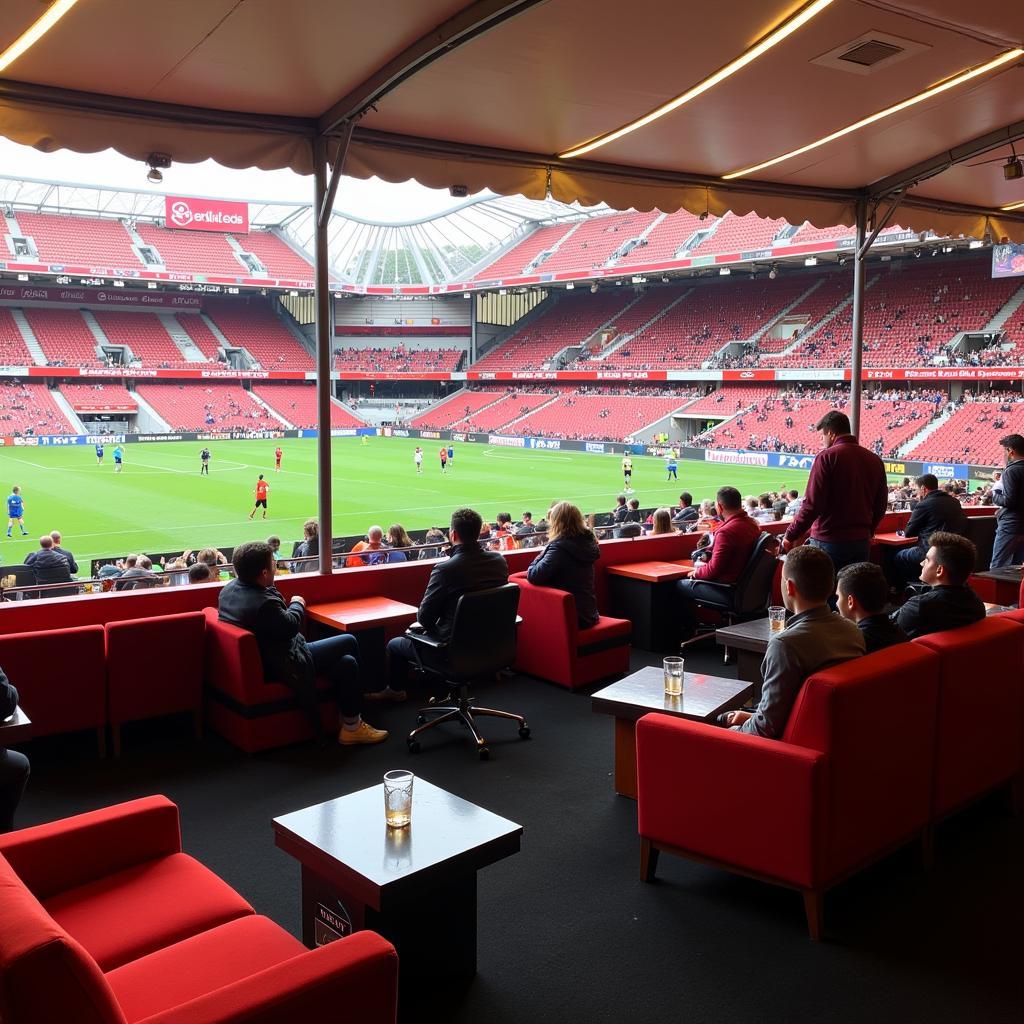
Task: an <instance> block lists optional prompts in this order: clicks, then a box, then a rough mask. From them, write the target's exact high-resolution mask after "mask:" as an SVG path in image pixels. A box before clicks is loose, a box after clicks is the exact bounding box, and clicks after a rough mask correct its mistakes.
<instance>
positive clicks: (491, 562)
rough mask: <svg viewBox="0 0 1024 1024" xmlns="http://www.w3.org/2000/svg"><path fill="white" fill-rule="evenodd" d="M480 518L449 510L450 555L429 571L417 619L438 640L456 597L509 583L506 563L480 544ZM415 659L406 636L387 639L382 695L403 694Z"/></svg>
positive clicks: (445, 635) (446, 631) (447, 633)
mask: <svg viewBox="0 0 1024 1024" xmlns="http://www.w3.org/2000/svg"><path fill="white" fill-rule="evenodd" d="M482 527H483V520H482V519H481V518H480V515H479V513H477V512H474V511H473V509H471V508H460V509H457V510H456V511H455V512H453V513H452V523H451V529H450V531H449V534H448V536H449V537H450V538H451V544H452V548H451V556H450V557H449V558H447V559H445V560H444V561H443V562H438V563H437V565H435V566H434V568H433V569H432V570H431V572H430V579H429V580H428V581H427V589H426V591H425V592H424V594H423V599H422V600H421V601H420V607H419V611H418V613H417V615H416V618H417V621H418V622H419V624H420V625H421V626H423V627H424V628H425V629H426V631H427V633H428V634H429V635H430V636H431V637H434V638H435V639H438V640H448V639H449V638H450V637H451V632H452V623H453V622H454V620H455V606H456V605H457V604H458V602H459V598H460V597H461V596H462V595H463V594H466V593H469V592H471V591H474V590H487V589H488V588H490V587H500V586H502V585H503V584H505V583H507V582H508V564H507V563H506V562H505V559H504V558H503V557H502V556H501V555H500V554H498V552H497V551H485V550H484V549H483V548H482V547H481V546H480V530H481V528H482ZM415 662H416V651H415V648H414V647H413V642H412V641H411V640H410V639H408V637H404V636H399V637H395V638H394V639H393V640H390V641H388V664H389V666H390V668H389V676H390V684H389V686H388V688H387V689H386V690H382V691H381V694H382V695H383V696H384V697H388V696H391V695H392V694H404V692H405V683H406V680H407V679H408V677H409V666H410V664H413V663H415Z"/></svg>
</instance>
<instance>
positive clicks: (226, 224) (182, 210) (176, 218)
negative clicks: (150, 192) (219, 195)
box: [164, 196, 249, 268]
mask: <svg viewBox="0 0 1024 1024" xmlns="http://www.w3.org/2000/svg"><path fill="white" fill-rule="evenodd" d="M164 200H165V201H164V220H165V221H166V223H167V226H168V227H169V228H180V229H182V230H185V231H219V232H221V233H222V234H223V233H226V232H229V231H230V232H231V234H233V235H247V234H249V204H248V203H236V202H232V201H230V200H227V199H197V198H195V197H192V196H165V197H164ZM239 267H240V268H241V264H239Z"/></svg>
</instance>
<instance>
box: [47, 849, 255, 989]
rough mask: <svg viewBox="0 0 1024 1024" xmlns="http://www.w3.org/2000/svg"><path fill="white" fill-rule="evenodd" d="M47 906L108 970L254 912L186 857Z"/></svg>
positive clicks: (121, 875) (93, 885)
mask: <svg viewBox="0 0 1024 1024" xmlns="http://www.w3.org/2000/svg"><path fill="white" fill-rule="evenodd" d="M43 906H45V907H46V910H47V911H48V912H49V913H50V914H51V915H52V916H53V919H54V920H55V921H56V922H57V923H58V924H59V925H60V926H61V927H62V928H64V929H65V930H66V931H67V932H68V934H69V935H71V936H72V938H74V939H77V940H78V942H80V943H81V944H82V945H83V946H84V947H85V949H86V951H87V952H88V953H89V954H90V955H91V956H92V957H93V959H95V960H96V962H97V963H98V964H99V966H100V969H101V970H102V971H104V972H106V971H111V970H113V969H114V968H115V967H120V966H121V965H122V964H125V963H127V962H128V961H129V960H135V959H137V958H138V957H140V956H145V955H146V954H147V953H152V952H154V951H156V950H158V949H162V948H163V947H164V946H169V945H171V943H174V942H180V941H181V940H182V939H187V938H188V937H189V936H191V935H195V934H196V933H197V932H202V931H206V930H207V929H208V928H213V927H215V926H216V925H219V924H224V923H225V922H226V921H232V920H234V919H235V918H236V917H244V916H247V915H249V914H253V913H254V911H253V909H252V907H250V906H249V904H248V903H246V902H245V900H243V899H242V897H241V896H239V895H238V893H236V892H235V891H234V889H232V888H231V887H230V886H229V885H228V884H227V883H225V882H222V881H221V880H220V879H219V878H218V877H217V876H216V875H215V874H214V873H213V872H212V871H210V870H209V869H207V868H205V867H203V865H202V864H200V863H199V862H198V861H196V860H193V859H192V858H191V857H189V856H188V854H185V853H175V854H172V855H171V856H169V857H161V858H160V859H159V860H150V861H146V862H145V863H143V864H139V865H137V866H135V867H131V868H128V869H126V870H125V871H118V872H117V873H115V874H113V875H107V876H106V877H105V878H101V879H99V880H97V881H95V882H90V883H88V884H87V885H81V886H78V887H77V888H75V889H68V890H66V891H65V892H62V893H59V894H58V895H56V896H53V897H51V898H50V899H48V900H46V901H45V902H44V904H43Z"/></svg>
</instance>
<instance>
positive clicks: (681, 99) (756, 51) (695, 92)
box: [559, 0, 832, 160]
mask: <svg viewBox="0 0 1024 1024" xmlns="http://www.w3.org/2000/svg"><path fill="white" fill-rule="evenodd" d="M831 3H832V0H813V3H809V4H806V5H805V6H804V7H802V8H801V9H800V10H799V11H797V12H796V13H795V14H794V15H793V16H792V17H790V18H787V19H786V20H785V21H784V22H783V23H782V24H781V25H779V27H778V28H776V29H774V30H773V31H772V32H769V33H768V34H767V35H766V36H764V37H763V38H761V39H759V40H758V41H757V42H756V43H754V45H753V46H751V47H750V48H749V49H748V50H745V51H744V52H743V53H741V54H740V55H739V56H738V57H737V58H736V59H735V60H733V61H730V63H728V64H726V65H725V67H722V68H719V69H718V70H717V71H716V72H714V74H711V75H708V77H707V78H705V79H704V80H703V81H700V82H698V83H697V84H696V85H694V86H692V87H691V88H689V89H687V90H686V92H684V93H682V94H681V95H679V96H676V97H675V98H674V99H671V100H669V101H668V102H667V103H663V104H662V105H661V106H660V107H655V109H654V110H652V111H650V112H649V113H647V114H644V115H643V117H638V118H637V119H636V120H635V121H630V122H629V124H625V125H623V126H622V127H621V128H616V129H615V131H611V132H606V133H605V134H604V135H598V136H597V138H595V139H591V140H590V141H589V142H585V143H583V145H581V146H576V147H574V148H573V149H570V150H567V151H566V152H564V153H560V154H559V157H560V158H561V159H562V160H571V159H572V158H573V157H577V156H583V155H584V154H585V153H592V152H593V151H594V150H595V149H598V148H599V147H601V146H607V145H608V143H609V142H615V141H617V140H618V139H621V138H622V137H623V136H624V135H629V133H630V132H635V131H636V130H637V129H638V128H644V127H646V126H647V125H649V124H651V123H652V122H654V121H657V120H658V119H659V118H661V117H664V116H665V115H666V114H670V113H672V111H673V110H678V109H679V108H680V107H681V106H683V104H685V103H689V102H690V101H691V100H695V99H696V98H697V97H698V96H702V95H703V94H704V93H706V92H707V91H708V90H709V89H713V88H714V87H715V86H716V85H719V84H720V83H721V82H724V81H725V80H726V79H727V78H731V77H732V76H733V75H734V74H736V72H737V71H741V70H742V69H743V68H745V67H746V66H747V65H748V64H752V63H753V62H754V61H755V60H757V59H758V57H761V56H763V55H764V54H765V53H767V52H768V51H769V50H770V49H771V48H772V47H773V46H776V45H777V44H779V43H781V42H782V41H783V40H784V39H786V38H787V37H788V36H791V35H792V34H793V33H794V32H795V31H796V30H797V29H798V28H802V27H803V26H804V25H806V24H807V22H809V21H810V20H811V19H812V18H814V17H816V16H817V15H818V14H820V13H821V12H822V11H823V10H825V8H826V7H828V6H829V5H830V4H831Z"/></svg>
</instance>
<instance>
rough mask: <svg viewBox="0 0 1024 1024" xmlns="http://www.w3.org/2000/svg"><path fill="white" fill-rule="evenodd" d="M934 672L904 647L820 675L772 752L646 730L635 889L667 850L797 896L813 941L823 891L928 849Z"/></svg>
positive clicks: (768, 743)
mask: <svg viewBox="0 0 1024 1024" xmlns="http://www.w3.org/2000/svg"><path fill="white" fill-rule="evenodd" d="M939 671H940V668H939V657H938V655H937V654H935V653H934V652H933V651H931V650H929V649H928V648H926V647H923V646H921V645H918V644H901V645H899V646H898V647H894V648H890V649H888V650H885V651H880V652H878V653H877V654H872V655H868V656H866V657H863V658H858V659H855V660H853V661H849V662H845V663H844V664H842V665H838V666H836V667H834V668H831V669H828V670H825V671H822V672H818V673H816V674H815V675H813V676H811V677H810V678H809V679H808V680H807V682H806V683H805V685H804V687H803V689H802V690H801V692H800V696H799V697H798V699H797V702H796V704H795V706H794V708H793V711H792V713H791V715H790V718H789V722H788V724H787V726H786V731H785V733H784V735H783V737H782V739H781V740H767V739H762V738H761V737H758V736H747V735H745V734H741V733H736V732H732V731H730V730H726V729H721V728H717V727H715V726H711V725H706V724H704V723H697V722H689V721H685V720H682V719H676V718H670V717H667V716H665V715H657V714H654V715H647V716H646V717H644V718H642V719H641V720H640V721H639V722H638V723H637V736H636V739H637V789H638V824H639V832H640V837H641V875H642V877H644V878H645V879H647V880H650V879H651V878H652V877H653V875H654V870H655V867H656V863H657V856H658V852H659V851H667V852H671V853H674V854H678V855H680V856H684V857H689V858H691V859H694V860H698V861H702V862H706V863H711V864H714V865H717V866H720V867H724V868H726V869H728V870H731V871H735V872H738V873H740V874H745V875H750V876H752V877H754V878H758V879H761V880H763V881H768V882H772V883H775V884H777V885H784V886H788V887H791V888H794V889H798V890H800V891H801V893H802V894H803V897H804V906H805V911H806V914H807V923H808V928H809V930H810V933H811V936H812V937H813V938H818V937H819V936H820V934H821V929H822V916H823V915H822V910H823V896H824V893H825V891H826V890H827V889H828V888H830V887H831V886H833V885H835V884H836V883H837V882H839V881H841V880H842V879H843V878H845V877H847V876H849V875H851V874H853V873H854V872H856V871H858V870H860V869H861V868H862V867H864V866H865V865H867V864H869V863H870V862H872V861H874V860H877V859H878V858H880V857H881V856H883V855H884V854H886V853H887V852H889V851H890V850H893V849H895V848H896V847H898V846H900V845H902V844H904V843H906V842H908V841H910V840H912V839H914V838H915V837H921V838H922V839H925V840H927V838H928V834H929V833H928V827H929V822H930V820H931V806H932V779H933V761H934V752H935V740H936V717H937V706H938V694H939ZM681 780H682V781H681Z"/></svg>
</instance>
